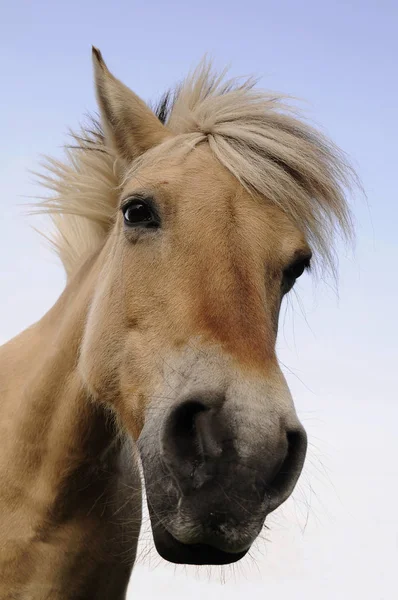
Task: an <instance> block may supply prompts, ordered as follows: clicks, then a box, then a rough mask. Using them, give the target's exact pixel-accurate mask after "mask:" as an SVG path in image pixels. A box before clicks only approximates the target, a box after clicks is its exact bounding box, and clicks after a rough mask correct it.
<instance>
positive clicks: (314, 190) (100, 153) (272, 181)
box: [39, 62, 355, 273]
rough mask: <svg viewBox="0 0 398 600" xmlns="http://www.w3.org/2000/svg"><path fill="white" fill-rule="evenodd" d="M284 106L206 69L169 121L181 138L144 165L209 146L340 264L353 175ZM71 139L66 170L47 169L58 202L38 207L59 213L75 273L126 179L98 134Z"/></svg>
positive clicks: (183, 92) (68, 264)
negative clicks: (338, 249)
mask: <svg viewBox="0 0 398 600" xmlns="http://www.w3.org/2000/svg"><path fill="white" fill-rule="evenodd" d="M134 98H136V96H134ZM133 100H134V99H132V101H133ZM287 100H288V98H286V99H285V98H283V97H282V96H278V95H276V94H273V93H269V92H263V91H261V90H258V89H257V88H253V81H252V80H248V81H244V82H239V81H237V80H226V81H224V78H223V74H221V75H219V76H217V75H215V74H213V73H212V71H211V66H210V65H209V64H208V63H207V62H203V63H202V64H201V65H199V67H198V68H197V69H196V70H195V71H194V72H193V73H192V74H191V75H190V76H189V77H188V78H187V79H186V81H185V82H184V83H183V84H182V85H181V86H180V87H179V88H177V89H176V91H175V101H174V104H173V106H172V110H171V114H170V116H169V119H168V122H167V128H168V130H169V131H171V132H172V133H173V134H175V135H174V136H173V137H171V138H169V140H168V141H166V143H165V144H162V145H161V146H160V147H157V148H156V149H155V151H153V152H152V153H147V154H146V155H145V158H143V160H145V162H147V161H148V160H151V158H152V159H154V160H156V157H157V155H158V154H159V155H160V156H162V154H163V156H165V155H169V154H170V152H175V153H179V154H181V153H185V152H189V151H190V150H191V149H192V148H194V147H195V146H197V145H198V144H201V143H203V142H207V143H208V144H209V146H210V148H211V150H212V152H213V154H214V156H215V157H216V158H217V159H218V160H220V162H221V163H222V164H223V165H224V166H225V167H226V168H227V169H228V170H229V171H231V173H232V174H233V175H234V176H235V177H236V178H237V179H238V180H239V181H240V182H241V183H242V184H243V185H244V186H245V187H247V188H248V189H249V190H250V191H251V192H252V193H257V194H259V195H260V196H261V197H266V198H267V199H268V200H269V201H270V202H272V203H274V204H275V205H276V206H278V207H280V208H281V209H282V210H283V211H284V212H285V213H286V214H288V215H289V216H290V217H291V218H292V219H293V221H294V222H295V223H296V225H297V226H298V227H299V228H300V229H301V230H302V231H303V232H304V233H305V235H306V236H307V239H308V240H309V242H311V245H312V246H313V247H314V249H316V250H317V257H316V258H317V259H318V260H322V259H323V260H324V261H325V262H326V264H327V265H328V266H333V239H334V235H335V234H336V233H338V232H339V231H341V232H342V233H343V234H344V235H347V236H350V235H351V216H350V211H349V209H348V206H347V203H346V200H345V193H346V191H347V190H348V189H349V187H350V185H351V183H352V181H353V180H355V174H354V173H353V172H352V170H351V168H350V167H349V165H348V163H347V160H346V159H345V157H344V155H343V153H342V152H341V151H340V150H339V149H338V148H336V146H334V144H333V143H332V142H330V140H328V139H327V138H326V137H324V136H323V135H322V134H321V133H320V132H319V131H316V130H315V129H313V128H312V127H311V126H310V125H309V124H307V123H305V122H304V121H303V120H299V119H298V118H297V116H296V113H297V110H295V109H293V108H292V107H291V105H289V104H287ZM151 126H153V124H152V123H151ZM159 135H160V136H162V135H163V136H164V137H165V139H166V140H167V136H165V134H163V133H159ZM74 139H75V141H76V144H77V148H72V149H68V150H67V155H68V158H69V162H68V163H65V164H64V163H60V162H57V161H50V163H49V164H48V167H49V175H48V176H44V177H43V178H42V182H43V183H44V185H45V186H47V187H48V188H50V189H51V190H53V191H54V192H55V196H54V197H52V198H50V199H47V200H45V201H44V203H43V204H42V205H41V208H40V207H39V210H44V211H45V212H49V213H51V214H53V215H55V225H56V234H55V246H56V248H57V250H58V252H59V254H60V256H61V260H62V261H63V263H64V266H65V268H66V270H67V272H68V273H71V272H73V269H74V267H75V265H78V264H79V256H80V254H82V255H83V254H85V253H86V251H87V247H88V246H90V248H92V249H95V248H97V247H98V243H99V238H101V237H102V238H105V237H106V235H107V233H108V232H109V229H110V227H111V226H112V223H113V217H114V215H115V209H116V204H117V203H116V201H111V202H106V197H107V195H109V198H110V199H115V197H117V196H116V190H117V188H118V186H119V185H120V184H121V183H122V181H123V168H122V166H121V165H120V157H119V158H118V156H117V153H115V150H114V144H111V145H109V144H107V143H106V142H105V141H104V138H103V136H102V135H101V133H100V132H98V131H97V132H94V135H92V133H91V132H90V131H88V132H82V135H81V136H74ZM93 150H96V151H93ZM138 165H139V162H138V163H137V165H136V166H134V167H133V168H136V167H137V166H138ZM104 199H105V202H104ZM60 214H62V219H61V218H59V215H60ZM80 249H81V252H79V250H80Z"/></svg>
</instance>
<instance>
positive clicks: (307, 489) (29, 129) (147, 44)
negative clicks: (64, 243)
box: [0, 0, 398, 600]
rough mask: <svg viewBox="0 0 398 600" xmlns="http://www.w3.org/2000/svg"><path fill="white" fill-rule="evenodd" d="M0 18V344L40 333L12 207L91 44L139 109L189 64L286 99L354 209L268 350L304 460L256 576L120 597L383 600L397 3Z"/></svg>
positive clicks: (19, 7)
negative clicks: (347, 182) (345, 172)
mask: <svg viewBox="0 0 398 600" xmlns="http://www.w3.org/2000/svg"><path fill="white" fill-rule="evenodd" d="M166 4H167V5H166ZM1 14H2V19H1V21H2V24H1V25H0V34H1V35H0V44H1V50H2V51H1V58H0V61H1V74H2V98H1V99H2V111H1V114H2V119H1V133H2V138H1V140H2V144H1V149H0V158H1V160H0V171H1V185H2V194H1V199H0V202H1V208H2V210H1V213H0V219H1V224H2V235H1V238H0V274H1V290H2V294H1V297H0V309H1V314H2V317H3V318H2V323H1V328H0V342H3V341H6V340H7V339H9V338H10V337H12V336H13V335H15V334H16V333H17V332H18V331H20V330H21V329H23V328H24V327H26V326H28V325H29V324H30V323H32V322H33V321H35V320H36V319H38V318H40V316H41V315H42V314H43V313H44V312H45V311H46V310H47V309H48V308H49V307H50V306H51V305H52V304H53V303H54V301H55V300H56V298H57V296H58V295H59V293H60V291H61V290H62V286H63V283H64V277H63V273H62V269H61V268H60V266H59V265H58V263H57V261H56V259H55V258H54V257H53V256H52V255H51V254H50V253H49V251H48V250H47V249H46V246H45V244H44V243H43V241H42V240H40V238H39V237H38V236H37V235H36V234H35V233H34V232H33V231H32V230H31V228H30V225H31V224H32V222H33V224H35V221H34V220H32V219H27V218H26V217H25V216H23V207H21V204H22V203H23V202H26V199H25V198H23V196H31V195H37V194H38V193H40V191H39V190H38V189H37V187H35V186H34V185H33V184H32V183H31V178H30V176H29V174H28V172H27V170H28V169H33V170H34V169H37V167H38V161H39V155H40V154H51V155H57V156H59V155H60V154H61V146H62V143H63V142H64V141H65V139H66V136H65V134H66V132H67V128H68V127H69V126H72V127H74V126H76V125H77V124H78V123H79V121H81V119H82V116H83V115H84V113H85V112H87V111H93V110H95V99H94V92H93V84H92V73H91V57H90V47H91V44H95V45H96V46H98V47H99V48H100V49H101V50H102V52H103V54H104V57H105V59H106V61H107V63H108V65H109V67H110V68H111V69H112V70H113V72H114V73H115V74H116V75H117V76H118V77H119V78H121V79H122V80H123V81H124V82H125V83H126V84H128V85H129V86H130V87H132V88H133V89H134V91H136V92H137V93H139V94H140V95H141V96H142V97H143V98H144V99H146V100H154V99H156V98H158V97H159V96H160V94H161V93H162V92H163V91H164V90H165V89H166V88H168V87H170V85H173V84H174V83H175V82H178V81H179V80H180V79H181V78H182V77H183V76H184V75H185V74H186V73H187V71H189V70H190V69H191V68H192V67H193V66H194V65H195V64H196V63H197V62H198V60H199V59H200V58H201V57H202V56H203V54H204V53H205V52H207V53H209V54H210V55H211V56H213V57H214V60H215V64H216V66H218V67H224V66H225V65H227V64H230V65H231V73H232V74H234V75H246V74H255V75H257V76H259V77H260V85H261V86H262V87H266V88H270V89H273V90H277V91H282V92H285V93H288V94H291V95H293V96H295V97H298V98H302V99H303V102H302V103H301V105H302V107H303V108H304V110H305V112H306V115H307V116H308V118H310V119H311V120H312V121H314V122H315V123H317V124H319V125H320V126H321V127H322V129H323V130H324V131H325V132H327V133H328V134H329V135H330V136H331V137H332V138H333V140H334V141H335V142H336V143H337V144H338V145H340V146H341V147H342V148H343V149H344V150H345V152H347V154H348V155H349V156H350V157H351V160H352V162H353V164H354V167H355V168H356V170H357V172H358V174H359V177H360V178H361V180H362V183H363V186H364V189H365V191H366V194H367V200H365V199H364V197H363V196H361V195H360V194H359V193H356V194H354V197H353V204H352V206H353V210H354V214H355V218H356V221H357V245H356V250H355V253H352V252H348V251H346V250H344V249H343V248H341V255H340V284H339V293H338V295H337V294H336V292H335V291H334V290H333V286H332V285H331V282H325V283H322V282H320V283H319V284H318V285H316V286H314V285H313V284H312V283H311V281H310V279H309V278H307V279H306V280H304V281H303V283H300V286H299V293H298V296H299V299H295V298H292V300H291V301H290V302H289V306H288V308H287V310H286V314H285V316H284V320H283V326H282V328H281V334H280V339H279V352H280V356H281V360H282V362H283V364H284V365H286V371H287V377H288V380H289V384H290V385H291V388H292V391H293V393H294V395H295V398H296V404H297V407H298V410H299V412H300V415H301V416H302V419H303V421H304V423H305V425H306V426H307V428H308V430H309V433H310V438H311V439H312V444H313V445H312V449H311V454H310V457H309V461H308V464H307V468H306V472H305V474H304V477H303V480H302V484H301V488H300V489H299V490H298V491H297V493H296V494H295V498H294V499H293V500H291V501H289V502H288V503H287V504H286V506H285V507H284V508H283V510H282V511H280V513H278V514H276V515H275V516H273V517H272V519H271V530H270V532H269V533H267V537H269V538H270V542H268V543H266V542H261V543H260V544H259V548H258V551H256V552H258V553H257V554H256V557H257V558H256V561H257V566H258V568H257V569H256V568H254V566H253V565H252V564H251V563H248V564H245V565H243V566H242V567H239V569H238V570H237V572H240V571H242V573H243V575H241V576H239V575H236V578H235V579H234V578H233V577H232V572H228V571H226V579H227V583H226V584H225V585H223V586H220V583H219V577H218V576H217V574H215V575H214V576H213V577H212V578H211V580H210V581H208V580H207V576H205V577H204V579H205V580H204V581H203V580H202V579H203V577H202V576H200V575H199V576H198V575H197V574H195V573H194V572H192V571H191V570H187V571H185V570H183V569H182V570H178V571H177V574H175V572H174V569H173V568H170V567H168V566H167V565H166V564H165V563H163V562H161V561H160V560H159V561H158V560H157V559H156V556H155V555H154V559H153V560H154V564H157V562H159V566H158V568H157V569H155V570H150V567H149V566H148V565H140V566H139V567H138V568H137V569H136V570H135V572H134V575H133V579H132V590H134V589H137V588H139V589H143V586H144V585H145V586H146V588H145V589H147V593H148V594H149V595H147V594H145V597H154V598H155V597H158V596H160V594H162V597H163V598H169V597H170V598H182V597H185V596H186V593H187V592H188V591H189V593H190V595H191V596H193V598H195V597H196V594H197V597H198V598H199V594H200V595H203V593H206V594H207V595H208V597H209V599H213V598H220V597H221V598H224V597H225V598H227V597H228V598H231V597H237V598H238V597H241V596H242V594H244V593H247V594H249V593H251V594H254V595H256V594H260V593H261V594H263V593H264V592H267V593H268V592H274V597H276V598H278V599H279V598H280V599H282V600H283V599H284V598H292V597H293V598H294V599H295V600H300V599H301V598H303V599H304V598H305V599H306V600H307V599H308V598H310V599H311V598H317V599H318V598H320V597H321V598H322V599H323V600H332V599H333V600H335V599H336V598H339V599H340V598H347V599H348V598H349V599H350V600H351V599H352V598H356V597H360V598H361V600H367V599H369V600H370V599H372V600H375V599H376V598H380V599H386V600H387V599H389V598H392V597H393V589H394V587H395V583H394V580H395V577H393V567H394V565H396V564H397V558H398V520H397V515H396V507H395V502H394V498H396V493H397V466H396V461H394V460H393V458H394V456H395V457H396V456H397V453H398V452H397V451H398V445H397V436H396V432H395V428H396V423H397V417H398V408H397V377H396V364H397V359H398V351H397V338H398V326H397V316H396V314H397V305H398V284H397V278H396V269H397V263H398V241H397V234H396V230H397V223H398V202H397V185H396V174H397V167H396V157H397V146H396V140H397V139H398V119H397V115H396V105H397V97H398V84H397V76H396V62H397V56H398V43H397V35H396V31H397V27H398V5H397V3H396V2H393V1H389V2H385V1H379V2H377V3H376V2H369V1H359V0H354V1H351V2H341V1H334V2H329V3H325V2H315V1H308V0H303V1H302V2H295V1H293V0H290V1H280V2H268V1H266V0H263V1H253V0H246V1H245V2H235V1H229V2H226V1H225V0H220V1H218V2H217V1H216V0H213V1H212V2H210V1H208V0H204V1H201V2H200V3H199V2H197V3H193V2H189V1H188V0H186V1H184V2H182V1H174V2H169V3H164V2H158V1H151V0H148V1H147V2H145V3H144V2H133V1H131V2H126V1H122V2H118V1H117V0H115V2H112V3H111V2H104V1H102V0H98V1H96V2H92V1H85V2H84V1H81V2H76V1H75V0H72V1H70V2H65V3H59V2H49V1H47V2H43V1H40V0H36V1H35V2H21V1H19V0H16V1H15V2H13V3H7V4H6V3H5V2H3V3H2V10H1ZM308 503H309V505H310V509H309V511H308V512H309V516H308V523H307V509H306V505H307V504H308ZM304 525H305V527H304ZM303 529H304V530H305V531H304V533H303V531H302V530H303ZM144 537H145V536H144ZM198 577H199V579H198ZM393 584H394V587H393ZM134 586H135V587H134ZM148 590H149V591H148ZM168 590H169V591H168ZM234 594H236V595H234Z"/></svg>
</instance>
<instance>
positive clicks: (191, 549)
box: [153, 524, 249, 565]
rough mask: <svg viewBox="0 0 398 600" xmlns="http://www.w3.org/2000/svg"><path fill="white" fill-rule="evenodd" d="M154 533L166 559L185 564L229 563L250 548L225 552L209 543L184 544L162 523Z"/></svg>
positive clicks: (158, 547) (158, 549)
mask: <svg viewBox="0 0 398 600" xmlns="http://www.w3.org/2000/svg"><path fill="white" fill-rule="evenodd" d="M153 533H154V542H155V546H156V550H157V551H158V553H159V554H160V556H161V557H162V558H164V559H165V560H167V561H169V562H172V563H175V564H184V565H228V564H231V563H234V562H237V561H238V560H240V559H241V558H243V557H244V556H245V554H246V553H247V552H248V550H249V548H247V549H246V550H243V551H241V552H225V551H224V550H219V549H218V548H215V547H214V546H210V545H208V544H183V543H182V542H179V541H178V540H177V539H176V538H175V537H174V536H173V535H172V534H171V533H170V532H168V531H167V529H165V527H163V526H162V525H161V524H159V525H157V527H156V531H154V532H153Z"/></svg>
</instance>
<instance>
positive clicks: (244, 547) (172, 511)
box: [141, 393, 307, 564]
mask: <svg viewBox="0 0 398 600" xmlns="http://www.w3.org/2000/svg"><path fill="white" fill-rule="evenodd" d="M227 404H228V403H227V402H225V399H224V397H223V396H220V395H214V396H212V395H209V394H208V393H206V394H205V393H203V394H195V395H194V396H192V395H191V396H189V397H188V398H184V399H183V400H182V401H180V402H178V403H177V404H176V405H174V406H173V407H172V408H171V409H170V410H169V412H168V414H167V416H166V418H165V419H164V420H163V423H162V427H161V431H160V438H159V437H158V439H159V442H160V447H158V455H157V456H156V457H155V456H152V459H151V458H150V457H149V454H148V452H147V451H146V448H144V447H143V448H142V449H141V455H142V458H143V466H144V474H145V479H146V488H147V497H148V504H149V510H150V515H151V522H152V529H153V533H154V540H155V544H156V546H157V549H158V551H159V553H160V554H161V555H162V556H163V557H164V558H166V559H167V560H169V561H171V562H176V563H186V564H226V563H231V562H235V561H236V560H239V559H240V558H242V556H244V555H245V554H246V552H247V551H248V549H249V548H250V546H251V544H252V543H253V541H254V540H255V538H256V537H257V536H258V534H259V532H260V531H261V529H262V527H263V524H264V521H265V518H266V516H267V514H268V513H269V512H271V511H272V510H274V509H275V508H277V507H278V506H279V505H280V504H281V503H282V502H283V501H284V500H285V499H286V498H287V497H288V496H289V495H290V493H291V491H292V490H293V488H294V485H295V483H296V481H297V479H298V477H299V475H300V472H301V469H302V466H303V462H304V458H305V453H306V446H307V440H306V434H305V432H304V430H303V429H302V427H301V425H300V424H299V423H298V422H297V425H296V427H295V428H294V429H289V430H287V429H286V427H284V426H283V424H282V422H279V421H278V426H274V425H273V427H272V428H271V427H270V426H265V425H264V424H263V427H264V435H261V431H260V435H259V431H258V430H257V431H255V432H254V431H253V432H250V430H245V428H244V426H243V427H242V420H243V421H244V419H245V415H244V411H241V414H236V413H235V414H234V413H232V414H231V411H230V410H229V408H228V407H227ZM248 409H249V407H248ZM237 421H239V426H238V425H237ZM251 422H252V420H251ZM261 425H262V424H261V423H259V428H261ZM243 432H245V433H244V434H243ZM143 439H144V440H145V439H146V438H145V435H144V438H143ZM148 442H149V440H148V439H146V441H145V444H144V443H143V444H142V445H143V446H144V445H147V444H148Z"/></svg>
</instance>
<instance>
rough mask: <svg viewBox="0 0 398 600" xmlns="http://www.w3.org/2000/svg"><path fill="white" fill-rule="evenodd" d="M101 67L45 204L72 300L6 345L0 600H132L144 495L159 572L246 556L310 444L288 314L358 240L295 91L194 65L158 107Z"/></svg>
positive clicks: (332, 169) (346, 171)
mask: <svg viewBox="0 0 398 600" xmlns="http://www.w3.org/2000/svg"><path fill="white" fill-rule="evenodd" d="M93 64H94V74H95V88H96V96H97V100H98V107H99V120H98V119H93V121H92V122H91V121H90V124H89V125H87V126H86V127H83V128H82V130H81V131H79V132H77V133H75V134H74V137H73V143H72V144H71V145H70V146H67V147H66V155H67V156H66V159H65V161H59V160H54V159H47V163H46V169H47V170H46V171H45V172H44V173H43V174H42V183H43V185H44V186H46V188H47V189H49V190H51V194H50V195H47V196H46V197H45V198H44V199H42V200H41V201H40V203H39V204H38V206H37V210H38V211H39V212H40V211H42V212H45V213H48V214H49V215H50V219H52V222H53V234H52V236H51V242H52V244H53V245H54V247H55V249H56V251H57V252H58V254H59V257H60V259H61V261H62V264H63V266H64V268H65V272H66V286H65V289H64V291H63V293H62V295H61V296H60V298H59V299H58V301H57V302H56V303H55V305H54V306H53V307H52V308H51V309H50V310H49V312H47V314H45V315H44V317H43V318H42V319H41V320H39V321H38V322H37V323H35V324H34V325H32V326H31V327H29V328H28V329H26V330H25V331H23V332H22V333H20V334H19V335H17V336H16V337H15V338H13V339H12V340H11V341H9V342H8V343H6V344H5V345H4V346H3V347H2V348H1V351H0V381H1V402H0V430H1V437H0V440H1V443H0V482H1V483H0V503H1V509H0V598H1V599H3V600H4V599H6V598H19V599H21V600H22V599H27V598H29V599H34V600H44V599H45V598H51V599H52V600H91V599H95V600H111V599H112V600H121V599H123V598H125V594H126V589H127V585H128V581H129V578H130V574H131V571H132V568H133V565H134V562H135V559H136V552H137V540H138V537H139V532H140V525H141V519H142V513H141V511H142V499H141V496H142V487H141V486H142V484H143V485H144V486H145V491H146V497H147V504H148V510H149V516H150V520H151V527H152V532H153V538H154V543H155V546H156V549H157V551H158V553H159V554H160V556H162V557H163V558H164V559H166V560H168V561H170V562H172V563H176V564H194V565H203V564H208V565H209V564H210V565H223V564H229V563H233V562H235V561H238V560H240V559H241V558H242V557H243V556H244V555H245V554H246V553H247V552H248V550H249V549H250V548H251V546H252V544H253V542H254V541H255V539H256V538H257V536H258V535H259V533H260V531H261V530H262V527H263V525H264V522H265V519H266V517H267V515H268V514H269V513H270V512H272V511H274V510H275V509H277V508H278V507H279V506H280V505H281V504H282V503H283V502H284V501H285V500H286V499H287V498H288V497H289V496H290V494H291V493H292V491H293V489H294V487H295V484H296V482H297V480H298V478H299V476H300V473H301V471H302V468H303V464H304V460H305V455H306V448H307V437H306V433H305V430H304V428H303V426H302V424H301V422H300V420H299V418H298V416H297V413H296V409H295V407H294V403H293V399H292V396H291V394H290V391H289V389H288V386H287V383H286V380H285V378H284V375H283V374H282V371H281V368H280V366H279V363H278V358H277V355H276V349H275V345H276V339H277V332H278V317H279V313H280V309H281V304H282V301H283V299H284V298H285V297H286V295H287V294H288V293H289V292H290V290H291V289H292V288H293V286H294V284H295V282H296V280H297V279H298V278H299V277H300V276H301V275H302V274H303V273H304V272H305V271H306V270H308V269H309V268H310V267H311V265H312V264H321V265H322V264H323V265H324V266H325V265H326V266H328V265H329V266H333V256H334V254H335V250H334V247H335V246H334V241H335V239H336V233H340V234H343V235H348V236H349V235H350V231H351V229H352V223H351V222H352V219H351V212H350V208H349V202H348V200H347V190H348V188H349V185H350V178H351V171H350V169H351V168H350V166H349V164H348V161H347V160H346V158H345V156H344V154H343V153H342V152H341V151H340V150H339V149H338V148H337V147H336V146H335V145H334V144H333V143H332V142H331V141H330V140H329V139H328V138H327V137H326V136H324V134H322V133H321V132H320V131H318V129H317V128H314V127H313V126H311V125H310V124H309V123H307V122H306V121H305V120H304V119H303V118H302V117H301V116H299V115H298V114H297V112H296V111H295V108H294V107H292V106H291V104H290V102H289V99H288V100H286V99H285V97H282V96H280V95H276V94H271V93H269V92H264V91H262V90H259V89H258V87H257V85H255V83H256V82H255V81H254V80H252V79H247V80H241V79H227V78H226V75H225V73H221V74H217V73H215V72H214V69H213V67H212V65H211V63H209V62H208V61H206V60H204V61H202V62H201V63H200V64H199V66H198V67H197V68H196V69H195V70H194V71H193V72H191V73H190V74H189V75H188V76H187V78H186V79H185V80H184V81H183V83H182V84H181V85H179V86H177V87H176V88H175V89H174V91H172V92H169V93H167V94H166V95H165V96H164V97H163V98H162V99H161V101H160V103H159V104H158V105H157V107H155V108H151V107H150V106H149V105H147V104H146V103H144V101H143V100H142V99H140V98H139V97H138V96H137V95H136V94H135V93H133V92H132V91H131V90H130V89H129V88H128V87H126V86H125V85H124V84H123V83H122V82H121V81H120V80H118V79H117V78H116V77H114V75H113V74H112V73H111V72H110V71H109V69H108V67H107V66H106V64H105V61H104V59H103V57H102V55H101V53H100V51H99V50H97V49H96V48H93ZM141 469H142V473H141Z"/></svg>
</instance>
